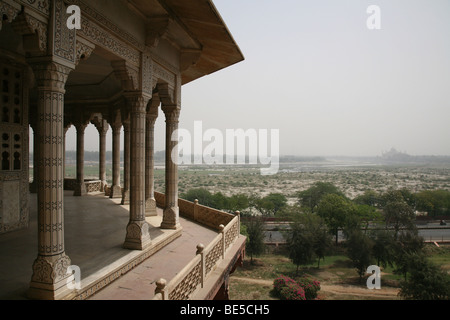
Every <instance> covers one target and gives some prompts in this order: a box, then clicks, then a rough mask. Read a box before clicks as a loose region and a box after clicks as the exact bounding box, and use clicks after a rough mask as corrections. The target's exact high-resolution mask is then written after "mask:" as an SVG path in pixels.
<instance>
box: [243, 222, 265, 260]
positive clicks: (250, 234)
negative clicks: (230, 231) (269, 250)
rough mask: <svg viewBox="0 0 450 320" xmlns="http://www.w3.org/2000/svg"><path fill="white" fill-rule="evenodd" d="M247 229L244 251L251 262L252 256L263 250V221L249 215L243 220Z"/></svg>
mask: <svg viewBox="0 0 450 320" xmlns="http://www.w3.org/2000/svg"><path fill="white" fill-rule="evenodd" d="M243 223H244V224H245V226H246V231H247V242H246V246H245V250H246V252H247V253H248V254H249V255H250V263H251V264H253V263H254V261H253V256H259V255H260V254H262V253H263V252H264V237H265V236H264V223H263V221H262V219H261V218H259V217H251V218H248V219H245V220H243Z"/></svg>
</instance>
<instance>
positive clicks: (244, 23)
mask: <svg viewBox="0 0 450 320" xmlns="http://www.w3.org/2000/svg"><path fill="white" fill-rule="evenodd" d="M214 3H215V4H216V7H217V9H218V10H219V12H220V13H221V15H222V18H223V19H224V20H225V22H226V24H227V26H228V28H229V30H230V32H231V33H232V35H233V37H234V39H235V40H236V42H237V44H238V45H239V47H240V48H241V51H242V52H243V54H244V56H245V58H246V60H245V61H244V62H241V63H239V64H236V65H234V66H231V67H229V68H227V69H225V70H222V71H220V72H217V73H215V74H213V75H210V76H207V77H204V78H202V79H199V80H197V81H195V82H193V83H190V84H188V85H186V86H185V87H184V88H183V100H182V108H183V109H182V113H181V118H180V127H181V128H185V129H189V130H192V128H193V124H194V121H197V120H202V121H203V127H204V129H205V130H206V129H209V128H215V129H220V130H223V131H224V132H225V130H226V129H239V128H242V129H279V130H280V153H281V154H295V155H357V156H359V155H361V156H364V155H380V154H381V153H382V152H383V151H387V150H389V149H390V148H392V147H395V148H396V149H398V150H400V151H405V152H407V153H409V154H413V155H423V154H434V155H450V1H449V0H372V1H365V0H214ZM369 5H377V6H379V7H380V9H381V30H369V29H368V28H367V24H366V21H367V19H368V18H369V16H370V14H368V13H367V12H366V10H367V8H368V7H369ZM94 130H95V129H93V127H92V126H91V128H90V129H88V130H87V132H86V133H87V134H91V133H90V132H92V139H87V140H89V141H86V149H87V150H97V148H98V142H97V141H98V138H97V137H96V133H95V131H94ZM108 140H109V146H108V149H111V143H110V140H111V138H110V135H109V139H108ZM71 141H75V131H74V129H72V130H71V131H70V132H69V134H68V146H69V147H68V148H69V149H70V145H71ZM163 148H164V117H163V114H161V116H160V119H158V122H157V129H156V150H162V149H163Z"/></svg>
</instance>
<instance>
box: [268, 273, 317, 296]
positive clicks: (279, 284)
mask: <svg viewBox="0 0 450 320" xmlns="http://www.w3.org/2000/svg"><path fill="white" fill-rule="evenodd" d="M273 289H274V293H275V295H276V296H277V297H279V298H280V299H281V300H314V299H316V298H317V293H318V292H319V290H320V282H319V281H316V280H312V279H310V278H307V277H302V278H300V279H299V281H295V280H294V279H292V278H289V277H286V276H283V275H282V276H280V277H278V278H276V279H275V280H274V282H273Z"/></svg>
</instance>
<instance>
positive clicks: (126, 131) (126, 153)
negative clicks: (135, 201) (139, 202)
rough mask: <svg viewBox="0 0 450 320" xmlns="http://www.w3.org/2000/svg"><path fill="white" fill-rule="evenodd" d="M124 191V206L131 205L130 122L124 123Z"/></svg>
mask: <svg viewBox="0 0 450 320" xmlns="http://www.w3.org/2000/svg"><path fill="white" fill-rule="evenodd" d="M123 132H124V139H123V140H124V141H123V143H124V149H123V190H122V205H125V204H130V144H131V140H130V121H129V120H125V121H123Z"/></svg>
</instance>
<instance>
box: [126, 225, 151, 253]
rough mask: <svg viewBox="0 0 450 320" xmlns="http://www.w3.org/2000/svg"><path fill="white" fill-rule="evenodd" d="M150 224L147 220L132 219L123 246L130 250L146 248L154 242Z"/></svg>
mask: <svg viewBox="0 0 450 320" xmlns="http://www.w3.org/2000/svg"><path fill="white" fill-rule="evenodd" d="M148 228H149V225H148V223H147V222H146V221H130V223H128V226H127V236H126V238H125V243H124V244H123V247H124V248H125V249H130V250H144V249H145V248H147V247H149V246H150V245H151V243H152V240H151V238H150V233H149V232H148Z"/></svg>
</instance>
